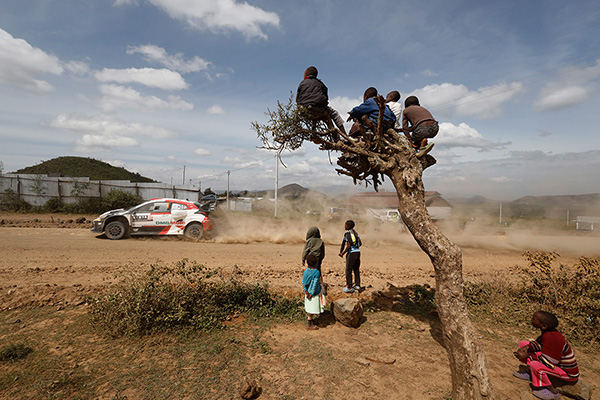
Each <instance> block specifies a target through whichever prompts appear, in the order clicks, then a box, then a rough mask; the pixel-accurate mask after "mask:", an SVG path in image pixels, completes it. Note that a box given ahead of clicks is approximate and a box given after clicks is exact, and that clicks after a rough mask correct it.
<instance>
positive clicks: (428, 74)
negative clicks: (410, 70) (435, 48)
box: [421, 69, 440, 78]
mask: <svg viewBox="0 0 600 400" xmlns="http://www.w3.org/2000/svg"><path fill="white" fill-rule="evenodd" d="M421 75H423V76H426V77H428V78H431V77H434V76H440V74H436V73H435V72H432V71H430V70H428V69H426V70H425V71H423V72H421Z"/></svg>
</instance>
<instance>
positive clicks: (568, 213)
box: [567, 209, 571, 226]
mask: <svg viewBox="0 0 600 400" xmlns="http://www.w3.org/2000/svg"><path fill="white" fill-rule="evenodd" d="M569 211H571V210H569V209H567V226H569Z"/></svg>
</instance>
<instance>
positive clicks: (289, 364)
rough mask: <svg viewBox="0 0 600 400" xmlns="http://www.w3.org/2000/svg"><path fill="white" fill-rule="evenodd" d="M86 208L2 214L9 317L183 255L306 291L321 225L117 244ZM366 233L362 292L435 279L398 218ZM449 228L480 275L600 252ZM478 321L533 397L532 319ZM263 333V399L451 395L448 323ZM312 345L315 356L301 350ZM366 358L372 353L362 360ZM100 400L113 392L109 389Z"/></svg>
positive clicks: (0, 306) (518, 387)
mask: <svg viewBox="0 0 600 400" xmlns="http://www.w3.org/2000/svg"><path fill="white" fill-rule="evenodd" d="M78 217H80V216H61V215H58V216H57V215H54V216H50V215H36V216H34V215H19V214H6V213H5V214H0V250H1V254H2V257H1V258H0V310H2V311H1V312H0V315H1V316H2V321H8V320H10V313H11V312H12V311H11V310H15V309H22V308H27V307H30V308H31V307H37V306H44V305H50V306H54V307H58V308H61V307H66V306H77V307H79V308H84V307H85V304H84V301H83V299H84V296H85V295H86V294H88V293H91V292H94V291H97V290H102V288H105V287H107V286H110V285H111V284H113V283H114V279H115V277H114V273H115V272H117V271H118V270H119V269H120V268H121V267H123V266H125V265H129V264H131V265H140V266H141V268H143V266H144V265H146V266H147V265H148V264H150V263H156V262H160V263H164V264H171V263H174V262H176V261H179V260H181V259H183V258H187V259H189V260H195V261H197V262H199V263H201V264H204V265H206V266H207V267H214V268H222V269H223V270H224V271H226V272H231V273H236V275H239V276H241V277H242V278H243V279H244V280H248V281H253V282H254V281H260V282H265V283H268V284H269V287H271V288H273V289H275V290H278V291H284V292H288V293H292V294H296V295H298V296H301V291H300V283H299V282H300V280H301V276H302V271H303V268H302V266H301V262H300V260H301V251H302V247H303V244H304V239H305V233H306V230H307V229H308V227H310V226H311V225H314V224H316V223H315V222H314V221H302V220H295V221H285V220H273V219H269V218H258V217H247V216H240V215H238V214H232V215H229V216H227V215H221V216H220V217H219V218H216V227H217V229H216V230H215V232H213V233H212V234H211V235H210V237H207V238H205V239H203V240H202V241H199V242H191V241H186V240H183V239H180V238H165V237H162V238H154V237H148V238H130V239H125V240H119V241H111V240H107V239H106V238H104V237H102V236H96V235H95V234H93V233H91V232H90V231H89V227H90V223H89V220H90V219H91V217H92V216H85V217H86V218H87V222H84V223H77V222H75V220H76V219H77V218H78ZM339 225H340V224H339V223H338V224H325V223H319V224H318V226H319V227H320V229H321V234H322V237H323V239H324V240H325V242H326V258H325V261H324V264H323V272H324V279H325V282H327V283H328V284H329V285H330V289H329V292H330V296H329V297H330V300H332V299H335V298H338V297H342V296H347V295H345V294H343V293H342V292H341V289H342V285H343V284H344V260H343V259H341V258H339V257H338V256H337V253H338V251H339V241H340V239H341V237H342V235H343V227H342V226H339ZM357 231H358V232H359V234H360V235H361V238H362V240H363V242H364V246H363V247H362V248H361V250H362V253H361V257H362V266H361V274H362V281H363V286H364V287H366V290H365V291H364V292H362V293H360V294H356V293H355V294H353V295H352V296H356V297H360V298H363V299H368V298H369V297H370V295H371V294H372V293H374V292H376V291H377V290H381V289H384V288H385V287H386V285H387V284H388V283H392V284H394V285H396V286H404V285H411V284H421V285H422V284H430V285H432V286H433V285H434V275H433V269H432V266H431V264H430V262H429V259H428V257H427V256H426V255H425V254H424V253H423V252H422V251H421V250H420V249H419V248H418V246H417V245H416V243H415V242H414V240H413V239H412V237H411V236H410V235H409V234H408V233H406V232H403V231H402V230H401V229H399V227H398V226H397V225H393V224H391V223H387V224H369V226H366V224H364V225H362V226H361V225H360V224H359V225H357ZM447 235H448V236H449V237H450V238H451V239H452V240H453V241H454V242H455V243H456V244H458V245H459V246H460V247H461V249H462V251H463V272H464V276H465V279H466V280H471V281H475V280H482V279H483V280H485V279H507V278H508V279H518V269H517V268H516V267H517V266H525V260H524V259H523V257H522V253H523V251H525V250H556V251H558V253H559V254H560V255H561V259H560V260H561V262H562V263H564V264H567V265H570V264H571V263H572V262H573V261H575V260H576V259H577V257H578V256H581V255H585V256H589V257H598V256H600V246H598V243H599V240H600V238H598V236H593V235H588V234H581V233H580V234H576V233H573V232H572V233H569V234H567V233H540V232H530V231H529V232H528V231H512V230H510V229H506V230H502V231H500V230H497V231H492V232H490V231H489V229H487V230H484V229H480V228H477V227H470V226H466V227H465V228H464V229H463V230H462V231H461V232H447ZM476 328H477V330H478V331H479V332H480V334H481V340H482V346H483V349H484V350H485V353H486V356H487V365H488V369H489V372H490V376H491V381H492V384H493V385H494V387H495V390H496V392H497V395H498V397H499V398H501V399H520V398H524V399H529V398H531V399H533V397H532V396H531V395H530V394H529V393H530V391H529V390H528V387H527V385H526V383H524V382H522V381H518V380H516V379H514V378H512V376H511V373H512V371H513V370H514V369H515V368H516V367H517V363H515V361H514V358H513V356H512V351H513V347H514V344H515V343H516V342H517V341H518V339H520V338H522V337H523V336H524V335H525V336H526V337H532V336H534V335H535V334H536V332H535V331H534V330H533V329H531V328H530V327H529V326H528V321H524V324H523V327H522V329H521V331H520V332H513V331H510V330H508V329H505V328H503V327H501V326H494V325H491V326H490V325H489V324H488V325H484V324H482V323H480V324H476ZM263 339H264V340H267V341H268V342H269V344H270V346H271V348H272V349H273V350H274V354H275V355H274V354H259V355H257V356H255V358H256V359H255V360H254V363H253V365H255V371H253V372H254V374H255V376H258V377H259V381H260V383H261V384H262V386H263V387H264V388H265V389H264V392H263V395H262V396H261V398H266V399H271V398H273V399H279V398H286V397H285V396H284V395H283V394H282V393H292V394H293V396H291V397H288V398H298V399H300V398H306V399H308V398H333V399H337V398H344V399H367V398H381V399H445V398H448V397H447V396H449V394H450V392H451V380H450V370H449V366H448V359H447V356H446V352H445V350H444V348H443V346H442V338H441V336H440V330H439V326H437V325H435V324H431V323H430V322H428V321H424V320H419V319H418V318H415V317H414V316H411V315H405V314H402V313H394V312H384V313H376V314H373V316H372V317H370V318H367V321H366V322H365V323H364V324H363V325H361V327H360V328H358V329H350V328H346V327H344V326H341V325H340V324H335V323H331V324H328V325H326V326H324V327H322V328H321V329H320V330H318V331H316V332H310V331H306V330H305V329H303V325H302V324H301V323H299V322H298V323H294V324H281V325H278V326H276V327H274V328H273V329H271V330H270V331H269V332H268V333H267V334H266V335H265V337H264V338H263ZM575 350H576V352H577V356H578V359H579V362H580V365H581V369H582V376H583V377H584V379H585V381H586V382H587V383H588V384H590V386H592V387H600V373H599V371H600V359H598V355H599V354H600V352H598V351H597V350H594V349H589V348H586V349H577V348H576V349H575ZM303 353H305V354H306V355H307V356H306V358H305V359H302V357H298V354H303ZM359 358H360V359H365V358H368V359H371V360H372V361H369V362H368V363H361V362H357V360H358V359H359ZM325 359H327V360H329V362H325V361H324V360H325ZM332 360H333V361H332ZM336 360H337V361H338V363H337V364H336V363H335V362H336ZM373 360H374V361H373ZM393 360H395V362H394V363H393V364H390V363H385V362H391V361H393ZM332 362H333V363H334V364H335V365H334V366H332V364H331V363H332ZM367 364H368V365H367ZM309 365H312V366H313V368H307V366H309ZM290 368H300V369H302V368H307V371H311V372H310V375H311V376H309V377H306V378H305V380H306V382H307V383H309V385H308V387H307V385H305V384H304V383H303V382H297V381H296V380H295V378H294V379H291V377H292V376H296V374H297V372H298V371H291V370H290ZM275 387H276V388H277V390H276V391H274V389H273V390H271V391H270V389H269V388H275ZM126 394H127V397H128V398H129V399H138V398H140V399H141V398H144V396H143V395H139V394H137V395H136V392H135V391H132V392H131V393H126ZM103 396H106V397H103ZM98 398H111V397H110V396H108V394H104V395H103V394H98Z"/></svg>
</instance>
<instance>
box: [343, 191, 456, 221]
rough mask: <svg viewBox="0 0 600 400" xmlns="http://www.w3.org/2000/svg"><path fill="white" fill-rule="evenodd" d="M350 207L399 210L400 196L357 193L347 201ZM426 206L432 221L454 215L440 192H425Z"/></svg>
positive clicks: (386, 193) (387, 193)
mask: <svg viewBox="0 0 600 400" xmlns="http://www.w3.org/2000/svg"><path fill="white" fill-rule="evenodd" d="M347 204H348V205H350V206H360V207H364V208H366V209H370V210H373V212H376V211H377V210H390V209H393V210H397V209H398V195H397V194H396V192H365V193H357V194H355V195H353V196H352V197H350V198H349V199H348V200H347ZM425 206H426V207H427V211H429V215H431V219H433V220H437V219H446V218H450V216H451V215H452V205H451V204H450V203H448V202H447V201H446V200H444V198H442V195H441V194H440V193H439V192H434V191H428V192H425Z"/></svg>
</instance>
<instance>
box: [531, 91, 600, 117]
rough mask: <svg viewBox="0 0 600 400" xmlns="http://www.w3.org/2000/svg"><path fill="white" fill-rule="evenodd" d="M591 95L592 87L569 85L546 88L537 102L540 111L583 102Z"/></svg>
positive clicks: (536, 105) (537, 108)
mask: <svg viewBox="0 0 600 400" xmlns="http://www.w3.org/2000/svg"><path fill="white" fill-rule="evenodd" d="M590 96H591V88H584V87H582V86H568V87H563V88H560V89H559V88H546V89H544V90H542V92H541V93H540V98H539V99H538V100H537V101H536V103H535V109H536V110H538V111H553V110H559V109H561V108H567V107H571V106H574V105H576V104H580V103H583V102H584V101H586V100H587V99H589V98H590Z"/></svg>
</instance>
